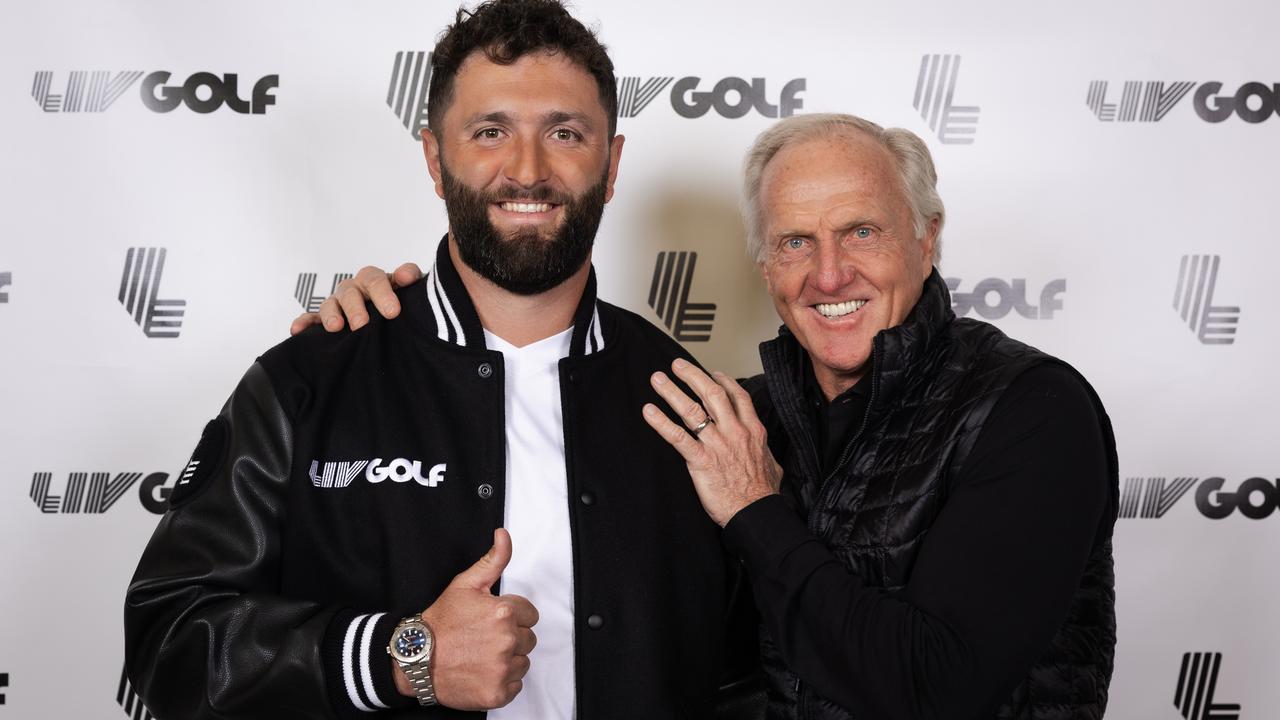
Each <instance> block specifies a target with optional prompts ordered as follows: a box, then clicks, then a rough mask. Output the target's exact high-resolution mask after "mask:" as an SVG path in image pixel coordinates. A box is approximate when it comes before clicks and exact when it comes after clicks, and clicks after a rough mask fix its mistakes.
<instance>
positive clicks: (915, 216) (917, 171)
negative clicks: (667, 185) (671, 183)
mask: <svg viewBox="0 0 1280 720" xmlns="http://www.w3.org/2000/svg"><path fill="white" fill-rule="evenodd" d="M851 132H860V133H862V134H864V135H867V136H869V137H871V138H874V139H875V140H877V141H879V142H880V144H881V145H883V146H884V148H885V149H886V150H888V151H889V154H890V155H892V156H893V159H894V162H895V163H896V165H897V168H898V186H899V188H901V190H902V194H903V195H905V196H906V199H907V204H908V205H910V206H911V215H912V224H913V225H914V229H915V233H916V239H923V238H924V235H925V233H926V232H927V231H928V228H929V222H930V221H931V220H937V221H938V234H937V237H936V239H935V241H934V245H933V258H932V260H933V263H934V264H935V265H936V264H937V263H938V261H939V259H940V258H941V257H942V225H943V222H944V221H945V220H946V210H945V208H943V206H942V198H941V197H939V196H938V173H937V171H936V170H935V169H934V167H933V156H932V155H930V154H929V146H928V145H925V143H924V140H921V139H920V137H919V136H917V135H916V134H915V133H913V132H911V131H910V130H903V129H902V128H889V129H888V130H886V129H884V128H882V127H880V126H879V125H877V124H875V123H873V122H871V121H870V120H864V119H862V118H860V117H857V116H854V115H845V114H841V113H813V114H809V115H793V116H792V117H789V118H787V119H785V120H781V121H779V122H777V123H776V124H774V125H773V127H770V128H769V129H768V130H765V131H764V132H762V133H760V136H759V137H757V138H756V141H755V143H753V144H752V145H751V149H750V150H748V151H747V158H746V161H745V162H744V164H743V181H742V219H743V221H744V222H745V223H746V226H747V255H749V256H750V257H751V259H753V260H755V261H756V262H757V263H759V262H764V259H765V258H764V255H765V247H764V211H763V208H762V207H761V202H760V186H761V184H762V183H763V178H764V169H765V166H767V165H768V164H769V161H770V160H772V159H773V158H774V156H775V155H777V154H778V153H779V152H780V151H781V150H782V149H783V148H785V147H787V146H788V145H792V144H794V143H798V142H804V141H806V140H814V139H817V138H825V137H833V136H839V135H848V134H849V133H851Z"/></svg>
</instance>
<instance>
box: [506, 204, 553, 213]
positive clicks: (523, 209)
mask: <svg viewBox="0 0 1280 720" xmlns="http://www.w3.org/2000/svg"><path fill="white" fill-rule="evenodd" d="M502 209H503V210H506V211H507V212H518V213H541V212H547V211H549V210H551V203H519V202H504V203H502Z"/></svg>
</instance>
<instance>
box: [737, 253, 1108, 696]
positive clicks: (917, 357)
mask: <svg viewBox="0 0 1280 720" xmlns="http://www.w3.org/2000/svg"><path fill="white" fill-rule="evenodd" d="M760 356H761V360H762V361H763V364H764V371H765V372H764V379H765V382H763V383H762V382H760V381H759V379H758V378H752V379H751V380H749V381H748V384H747V387H748V389H749V390H750V391H751V393H752V396H753V399H754V400H755V403H756V407H757V408H759V409H760V410H761V420H762V421H763V422H764V423H765V425H766V427H768V428H769V433H770V445H771V446H772V447H773V449H774V453H775V455H776V456H777V458H778V460H779V462H780V463H781V464H782V466H783V467H784V468H785V470H786V475H785V477H786V479H785V480H784V483H783V493H784V495H786V496H787V497H788V498H789V502H791V503H792V505H793V507H796V508H797V509H798V510H799V511H800V512H801V513H802V514H803V515H804V516H805V517H806V519H807V520H808V524H809V528H810V530H812V531H813V532H814V533H815V534H816V535H817V536H818V537H820V538H822V540H823V541H824V542H825V543H826V544H827V546H828V547H830V548H831V549H832V550H833V551H834V552H835V553H836V555H837V556H839V557H840V558H841V560H842V561H843V562H844V563H845V565H846V566H848V567H849V568H850V570H851V571H852V572H854V573H856V574H857V575H858V576H859V577H860V578H861V579H862V580H863V581H864V582H865V583H867V584H868V585H872V586H877V587H883V588H885V589H888V590H894V589H900V588H902V587H903V586H904V585H905V584H906V582H907V581H908V580H909V579H910V577H911V570H912V566H913V565H914V561H915V558H916V554H917V552H918V551H919V549H920V545H921V543H922V541H923V539H924V537H925V534H926V532H927V531H928V529H929V527H930V525H932V523H933V521H934V518H935V517H936V516H937V515H938V512H939V510H940V509H941V508H942V506H943V505H944V504H945V503H946V501H947V495H948V488H949V485H950V478H951V477H952V476H953V475H954V474H956V473H958V472H959V470H960V468H961V467H962V466H963V465H964V462H965V459H966V458H967V457H968V455H969V452H970V451H971V450H972V449H973V445H974V443H975V441H976V440H977V438H978V434H979V433H980V431H981V430H982V426H983V423H984V421H985V420H986V418H987V416H988V415H989V414H990V412H991V410H992V408H993V407H994V406H995V404H996V401H997V400H998V399H999V398H1000V395H1001V393H1002V392H1003V391H1004V390H1005V389H1006V388H1007V387H1008V386H1009V384H1010V383H1011V382H1012V381H1013V379H1014V378H1015V377H1017V376H1018V374H1019V373H1021V372H1023V371H1025V370H1027V369H1028V368H1030V367H1032V366H1034V365H1036V364H1039V363H1045V362H1059V361H1057V360H1055V359H1054V358H1052V357H1050V356H1048V355H1045V354H1044V353H1041V352H1040V351H1038V350H1036V349H1035V348H1032V347H1030V346H1028V345H1024V344H1022V343H1020V342H1018V341H1016V340H1013V339H1011V338H1009V337H1007V336H1005V335H1004V333H1002V332H1001V331H1000V330H999V329H997V328H995V327H994V326H992V325H989V324H987V323H984V322H979V321H976V320H969V319H957V318H956V317H955V314H954V313H953V312H952V311H951V297H950V295H949V293H948V292H947V288H946V285H945V283H944V282H943V281H942V278H941V277H940V276H939V275H938V273H937V271H936V270H935V271H934V272H933V275H932V276H931V277H930V278H929V279H928V281H926V283H925V288H924V293H923V295H922V296H921V299H920V301H919V302H918V303H917V304H916V307H915V308H913V309H912V311H911V313H910V314H909V315H908V317H907V319H906V320H905V321H904V322H903V324H902V325H899V326H897V327H894V328H891V329H889V330H886V331H883V332H881V333H879V334H878V335H877V336H876V338H875V341H874V348H873V359H874V365H873V369H872V373H871V375H870V376H869V377H868V378H865V379H864V380H863V382H868V381H869V382H870V383H871V399H870V403H869V406H868V410H867V416H866V419H865V420H864V421H863V423H862V425H861V428H860V429H859V430H858V431H856V432H857V435H856V436H855V438H854V439H853V440H852V442H851V443H850V444H849V445H848V446H847V447H846V448H845V450H844V452H843V453H842V455H841V464H840V465H839V466H838V467H837V468H836V470H835V471H834V472H833V473H831V475H830V476H829V477H825V478H824V477H823V476H822V475H821V474H820V472H821V469H820V468H819V467H818V464H817V453H816V452H815V450H814V444H813V443H814V441H813V439H812V429H811V428H810V427H808V420H807V418H808V415H807V414H806V412H805V410H804V409H803V408H802V406H801V405H800V403H801V397H802V392H801V390H800V388H799V386H798V384H797V382H796V378H797V376H798V374H799V373H798V371H797V370H798V367H799V366H798V363H800V362H809V360H808V357H807V356H806V355H805V353H804V351H803V349H801V347H800V345H799V343H798V342H796V340H795V338H794V336H792V335H791V334H790V333H789V332H787V331H786V329H785V328H784V329H783V330H782V332H781V334H780V336H779V337H778V338H777V339H775V340H772V341H769V342H766V343H763V344H761V346H760ZM1082 381H1083V378H1082ZM1086 387H1087V383H1086ZM1090 392H1091V393H1092V389H1090ZM1094 403H1095V407H1096V409H1097V412H1098V417H1099V418H1101V420H1102V425H1103V428H1102V430H1103V438H1104V441H1105V442H1106V444H1107V453H1108V458H1109V475H1110V477H1109V479H1110V483H1111V487H1112V490H1111V493H1112V498H1113V500H1112V503H1111V507H1112V510H1111V511H1110V514H1109V515H1108V516H1107V517H1106V518H1105V519H1104V520H1103V522H1102V523H1101V524H1100V525H1101V527H1100V528H1099V531H1098V535H1097V537H1096V539H1095V542H1094V547H1093V551H1092V553H1091V554H1090V557H1089V560H1088V563H1087V565H1086V567H1085V572H1084V575H1083V577H1081V578H1080V585H1079V587H1078V588H1077V590H1076V592H1075V597H1074V599H1073V601H1072V604H1071V609H1070V611H1069V613H1068V616H1067V619H1066V621H1065V622H1064V623H1063V625H1062V627H1061V628H1060V629H1059V630H1058V632H1057V633H1056V635H1055V636H1054V638H1053V641H1052V643H1051V644H1050V646H1049V647H1048V648H1046V649H1045V651H1044V654H1043V655H1041V657H1040V659H1039V660H1038V661H1037V662H1036V663H1035V665H1034V666H1032V667H1031V668H1030V669H1029V671H1028V672H1027V674H1026V677H1025V679H1024V680H1022V682H1021V683H1019V684H1018V686H1017V687H1016V688H1015V689H1014V691H1013V693H1012V694H1011V695H1010V696H1009V698H1008V699H1007V700H1006V701H1005V702H1004V703H1003V704H1002V705H1001V707H1000V708H999V709H998V710H996V712H995V713H994V715H993V716H992V717H993V718H997V719H998V720H1085V719H1094V718H1101V717H1102V714H1103V711H1104V710H1105V709H1106V705H1107V688H1108V685H1109V683H1110V680H1111V670H1112V664H1113V656H1114V651H1115V642H1116V623H1115V575H1114V568H1113V561H1112V554H1111V531H1112V528H1113V526H1114V522H1115V515H1114V507H1115V500H1114V498H1115V497H1116V496H1117V495H1118V492H1119V488H1118V478H1117V475H1118V470H1117V467H1116V459H1115V440H1114V437H1113V435H1112V432H1111V425H1110V421H1109V420H1108V419H1107V416H1106V413H1105V412H1104V411H1103V408H1102V405H1101V403H1100V402H1098V400H1097V397H1096V395H1095V396H1094ZM761 652H762V662H763V665H764V671H765V676H766V685H767V690H768V696H769V702H768V717H769V718H771V719H773V718H799V719H801V720H825V719H827V718H833V719H834V718H842V719H848V718H853V714H852V713H850V712H849V711H848V710H845V709H844V708H842V707H840V706H838V705H836V704H835V703H833V702H832V701H830V700H828V699H826V698H824V697H822V696H821V695H819V694H818V693H817V692H816V691H815V690H813V689H812V688H810V687H808V686H807V685H806V684H805V683H804V682H803V681H801V680H800V679H799V678H797V677H796V676H795V675H794V674H793V673H791V672H790V670H788V669H787V667H786V665H785V664H784V663H783V661H782V659H781V657H780V656H779V655H778V653H777V650H776V648H775V647H774V645H773V643H772V642H771V641H770V639H769V638H768V635H767V632H765V631H764V629H763V628H762V629H761ZM858 720H884V719H881V718H858ZM957 720H968V719H957Z"/></svg>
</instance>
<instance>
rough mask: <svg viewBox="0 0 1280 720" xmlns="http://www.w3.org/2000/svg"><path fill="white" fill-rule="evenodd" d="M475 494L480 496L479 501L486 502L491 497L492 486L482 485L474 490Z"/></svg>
mask: <svg viewBox="0 0 1280 720" xmlns="http://www.w3.org/2000/svg"><path fill="white" fill-rule="evenodd" d="M476 494H477V495H479V496H480V499H481V500H488V499H489V498H491V497H493V486H492V485H490V484H489V483H484V484H482V485H481V486H480V487H478V488H476Z"/></svg>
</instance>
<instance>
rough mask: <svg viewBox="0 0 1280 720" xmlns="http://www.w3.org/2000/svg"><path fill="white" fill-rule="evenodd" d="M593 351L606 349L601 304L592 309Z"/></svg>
mask: <svg viewBox="0 0 1280 720" xmlns="http://www.w3.org/2000/svg"><path fill="white" fill-rule="evenodd" d="M590 330H591V352H600V351H601V350H603V349H604V332H603V331H602V330H601V329H600V306H599V305H596V306H595V307H593V308H592V309H591V328H590Z"/></svg>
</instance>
